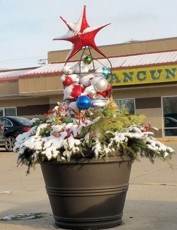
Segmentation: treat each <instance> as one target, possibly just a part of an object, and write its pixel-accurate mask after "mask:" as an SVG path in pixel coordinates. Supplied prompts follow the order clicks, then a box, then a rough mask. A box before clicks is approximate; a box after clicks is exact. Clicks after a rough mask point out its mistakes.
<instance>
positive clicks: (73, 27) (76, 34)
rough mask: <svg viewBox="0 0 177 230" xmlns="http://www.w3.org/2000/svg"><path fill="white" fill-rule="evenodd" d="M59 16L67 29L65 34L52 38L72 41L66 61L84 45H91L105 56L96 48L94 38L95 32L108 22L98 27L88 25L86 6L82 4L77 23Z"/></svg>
mask: <svg viewBox="0 0 177 230" xmlns="http://www.w3.org/2000/svg"><path fill="white" fill-rule="evenodd" d="M60 18H61V19H62V21H63V22H64V23H65V25H66V26H67V27H68V29H69V31H68V33H67V34H66V35H65V36H62V37H59V38H54V40H65V41H69V42H72V44H73V48H72V50H71V51H70V53H69V55H68V57H67V58H66V62H67V61H69V59H71V58H72V57H73V56H74V55H75V54H76V53H78V52H79V51H80V50H81V49H82V48H83V47H86V46H88V47H92V48H93V49H94V50H96V51H97V52H98V53H100V54H101V55H102V56H104V57H105V58H106V56H105V55H104V53H103V52H102V51H101V50H100V49H98V47H97V45H96V43H95V40H94V39H95V36H96V34H97V33H98V32H99V31H100V30H101V29H103V28H104V27H106V26H108V25H109V24H106V25H103V26H100V27H90V26H89V24H88V22H87V18H86V6H84V8H83V13H82V16H81V17H80V19H79V20H78V22H77V23H68V22H67V21H66V20H65V19H64V18H63V17H60Z"/></svg>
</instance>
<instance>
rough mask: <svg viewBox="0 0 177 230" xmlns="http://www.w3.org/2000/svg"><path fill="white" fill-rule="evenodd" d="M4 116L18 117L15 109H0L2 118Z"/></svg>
mask: <svg viewBox="0 0 177 230" xmlns="http://www.w3.org/2000/svg"><path fill="white" fill-rule="evenodd" d="M2 116H17V109H16V108H15V107H7V108H0V117H2Z"/></svg>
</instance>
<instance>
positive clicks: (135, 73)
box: [113, 64, 177, 86]
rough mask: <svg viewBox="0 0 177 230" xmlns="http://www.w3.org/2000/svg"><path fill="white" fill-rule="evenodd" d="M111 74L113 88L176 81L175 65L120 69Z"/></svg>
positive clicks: (176, 69) (176, 67)
mask: <svg viewBox="0 0 177 230" xmlns="http://www.w3.org/2000/svg"><path fill="white" fill-rule="evenodd" d="M113 73H114V75H115V79H114V80H113V86H123V85H137V84H154V83H162V82H174V81H177V64H176V65H163V66H152V67H143V68H138V67H137V68H129V69H120V70H114V71H113Z"/></svg>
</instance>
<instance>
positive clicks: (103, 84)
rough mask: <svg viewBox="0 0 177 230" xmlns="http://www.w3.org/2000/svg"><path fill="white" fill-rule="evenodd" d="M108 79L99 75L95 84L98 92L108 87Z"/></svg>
mask: <svg viewBox="0 0 177 230" xmlns="http://www.w3.org/2000/svg"><path fill="white" fill-rule="evenodd" d="M108 85H109V83H108V81H107V80H106V79H105V78H103V77H98V78H97V80H95V81H94V83H93V86H94V88H95V90H96V91H97V92H103V91H105V90H107V88H108Z"/></svg>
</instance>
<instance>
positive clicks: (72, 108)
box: [69, 101, 79, 113]
mask: <svg viewBox="0 0 177 230" xmlns="http://www.w3.org/2000/svg"><path fill="white" fill-rule="evenodd" d="M69 109H70V110H71V111H73V112H75V113H78V112H79V109H78V107H77V104H76V102H75V101H73V102H71V103H70V104H69Z"/></svg>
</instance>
